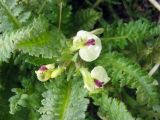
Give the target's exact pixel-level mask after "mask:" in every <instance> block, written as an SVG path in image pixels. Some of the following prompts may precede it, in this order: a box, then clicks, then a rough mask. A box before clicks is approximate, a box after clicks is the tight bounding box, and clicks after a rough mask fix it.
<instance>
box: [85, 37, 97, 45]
mask: <svg viewBox="0 0 160 120" xmlns="http://www.w3.org/2000/svg"><path fill="white" fill-rule="evenodd" d="M85 45H87V46H90V45H95V39H93V38H92V39H88V40H87V42H86V43H85Z"/></svg>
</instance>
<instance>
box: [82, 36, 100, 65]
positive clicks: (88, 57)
mask: <svg viewBox="0 0 160 120" xmlns="http://www.w3.org/2000/svg"><path fill="white" fill-rule="evenodd" d="M87 39H88V40H89V39H94V40H95V45H90V46H84V47H83V48H81V49H80V50H79V55H80V57H81V59H83V60H84V61H87V62H91V61H93V60H95V59H97V58H98V57H99V55H100V53H101V50H102V45H101V40H100V39H99V38H98V37H97V36H95V35H88V36H87Z"/></svg>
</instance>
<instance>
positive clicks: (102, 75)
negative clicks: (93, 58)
mask: <svg viewBox="0 0 160 120" xmlns="http://www.w3.org/2000/svg"><path fill="white" fill-rule="evenodd" d="M80 72H81V74H82V76H83V80H84V87H85V88H87V89H88V91H90V92H91V93H94V92H95V91H96V90H97V89H98V88H103V86H104V85H105V84H106V83H108V82H109V80H110V78H109V77H108V75H107V72H106V70H105V69H104V68H103V67H102V66H96V67H94V68H93V70H92V71H91V73H90V72H89V71H88V70H87V69H86V68H80Z"/></svg>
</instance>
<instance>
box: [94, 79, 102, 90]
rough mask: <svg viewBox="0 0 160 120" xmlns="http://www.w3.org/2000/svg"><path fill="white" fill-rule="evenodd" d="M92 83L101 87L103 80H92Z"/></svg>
mask: <svg viewBox="0 0 160 120" xmlns="http://www.w3.org/2000/svg"><path fill="white" fill-rule="evenodd" d="M94 83H95V84H96V86H97V87H99V88H100V87H102V86H103V83H104V82H101V81H99V80H94Z"/></svg>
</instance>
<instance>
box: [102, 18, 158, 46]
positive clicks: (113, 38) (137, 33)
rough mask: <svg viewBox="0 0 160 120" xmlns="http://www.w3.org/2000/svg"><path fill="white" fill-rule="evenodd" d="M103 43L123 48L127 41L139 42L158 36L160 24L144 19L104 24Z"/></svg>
mask: <svg viewBox="0 0 160 120" xmlns="http://www.w3.org/2000/svg"><path fill="white" fill-rule="evenodd" d="M104 27H105V32H104V43H105V45H106V46H108V45H109V46H112V47H117V46H118V47H120V48H124V47H125V46H126V45H127V44H128V42H131V43H133V42H139V41H143V40H146V39H150V38H152V37H155V36H158V35H159V33H160V26H159V25H156V24H155V23H151V22H150V21H148V20H146V19H140V20H137V21H131V22H129V23H123V22H122V21H120V22H119V23H118V24H112V25H109V24H106V25H104Z"/></svg>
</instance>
